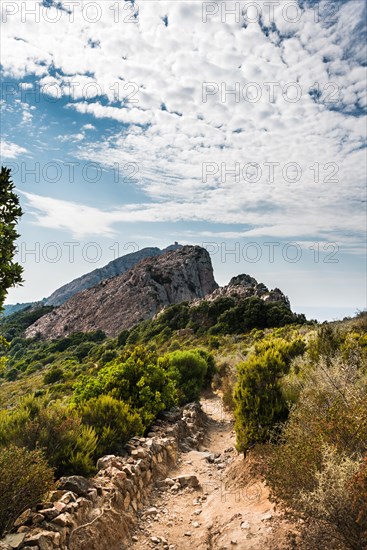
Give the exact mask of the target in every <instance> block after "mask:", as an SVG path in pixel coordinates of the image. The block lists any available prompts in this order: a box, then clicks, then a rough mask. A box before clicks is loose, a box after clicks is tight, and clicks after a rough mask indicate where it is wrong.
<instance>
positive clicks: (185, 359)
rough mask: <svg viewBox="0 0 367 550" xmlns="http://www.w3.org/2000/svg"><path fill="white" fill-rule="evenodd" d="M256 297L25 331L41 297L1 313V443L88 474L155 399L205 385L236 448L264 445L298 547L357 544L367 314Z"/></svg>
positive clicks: (45, 463)
mask: <svg viewBox="0 0 367 550" xmlns="http://www.w3.org/2000/svg"><path fill="white" fill-rule="evenodd" d="M258 302H259V300H258V299H257V298H256V299H253V298H251V299H246V300H240V301H238V302H235V301H233V300H232V299H228V298H219V299H217V300H215V301H213V302H205V301H204V302H201V303H200V304H198V305H194V306H192V305H191V306H189V304H186V303H183V304H179V305H175V306H171V307H169V308H167V309H165V310H164V311H163V312H162V313H161V314H160V315H158V316H157V317H156V318H155V319H154V320H151V321H145V322H143V323H141V324H140V325H138V326H137V327H134V328H133V329H132V330H130V331H123V332H122V333H121V334H119V335H118V337H116V338H107V337H106V335H105V334H104V333H103V332H102V331H96V332H90V333H75V334H72V335H70V336H68V337H66V338H60V339H55V340H52V341H43V340H40V339H39V338H32V339H27V338H25V337H24V329H25V328H26V327H27V326H28V325H29V324H31V323H32V322H33V320H34V319H36V318H38V317H39V316H40V315H42V314H43V313H45V308H42V309H41V310H35V309H29V310H27V311H23V312H20V313H17V314H15V315H13V316H10V317H7V318H5V319H3V321H2V322H0V331H1V333H2V334H3V336H6V338H7V340H8V347H4V349H3V352H2V358H1V361H0V364H1V365H2V367H1V372H0V407H2V411H1V412H0V446H1V447H2V449H3V451H4V452H3V456H4V457H5V458H6V457H8V458H9V456H10V455H11V453H12V452H15V451H14V449H17V451H16V453H18V454H19V457H18V459H17V460H19V461H21V460H23V458H22V457H23V455H24V456H31V455H26V453H35V454H33V455H32V457H33V458H32V464H34V465H35V466H34V468H35V471H40V472H41V473H42V476H44V479H45V480H46V481H45V486H47V483H48V481H49V480H50V472H51V474H52V471H54V474H55V476H56V477H57V476H60V475H66V474H75V473H77V474H84V475H90V474H93V472H94V471H95V464H96V460H97V458H98V457H99V456H101V455H104V454H108V453H113V454H119V453H121V452H123V449H124V445H125V443H126V441H127V440H128V439H129V438H130V437H132V436H133V435H139V434H144V433H146V432H147V431H148V430H149V428H150V426H151V425H152V423H153V422H154V421H155V419H156V418H157V417H159V415H160V414H161V412H163V411H164V410H166V409H168V408H170V407H172V406H174V405H179V404H182V403H185V402H187V401H191V400H195V399H198V398H199V396H200V392H201V391H202V389H203V388H205V387H210V385H212V387H214V388H217V389H220V390H221V392H222V395H223V399H224V402H225V404H226V405H227V406H228V407H230V408H232V409H233V412H234V415H235V421H236V433H237V447H238V450H239V451H241V452H243V453H245V454H246V453H247V451H248V450H249V449H254V451H255V452H256V451H257V450H259V449H260V454H261V455H264V456H266V460H265V471H266V479H267V483H268V485H269V487H270V490H271V495H272V498H273V499H274V500H275V501H277V502H280V503H281V504H282V505H283V507H285V508H286V509H287V510H288V511H290V512H291V513H292V514H294V515H295V517H297V518H302V519H303V520H305V523H304V528H303V531H302V533H303V534H302V538H301V539H297V548H298V547H299V548H305V549H310V548H317V547H320V546H322V544H323V543H324V542H325V541H326V543H327V544H328V545H329V547H332V548H335V549H337V550H339V549H340V550H345V549H346V548H352V549H356V548H361V547H363V544H365V538H366V533H367V506H366V498H367V467H366V464H367V458H366V457H367V449H366V446H367V445H366V441H367V406H366V403H367V399H366V397H367V395H366V388H367V384H366V376H367V373H366V359H367V336H366V329H367V322H366V315H364V314H360V315H359V316H357V317H356V318H355V319H351V320H346V321H345V322H342V323H334V324H333V323H330V324H327V323H326V324H323V325H321V326H317V325H316V324H315V323H306V322H305V319H304V318H303V316H295V315H293V314H292V313H291V312H290V311H289V309H287V308H285V306H284V307H283V306H282V305H279V303H269V304H266V303H265V304H266V305H265V307H263V305H259V303H258ZM22 453H23V455H22ZM2 467H3V466H2V463H1V462H0V477H1V475H2V473H1V471H2ZM4 467H5V466H4ZM6 467H7V466H6ZM11 471H12V472H13V474H14V475H15V476H16V474H15V473H14V472H15V471H14V470H11ZM13 474H12V475H13ZM40 475H41V474H40ZM51 477H52V475H51ZM26 481H27V480H26V479H23V478H22V476H20V479H18V478H17V483H19V484H20V486H22V484H23V483H25V484H26ZM17 483H15V484H14V491H16V490H17V489H16V487H17ZM35 487H36V488H37V487H38V486H37V485H36V486H35ZM37 495H38V496H37V498H39V494H38V493H37ZM31 497H32V494H31V495H30V498H31ZM36 500H37V499H36ZM27 502H28V501H27ZM0 504H1V503H0ZM18 512H19V510H18V509H17V510H16V511H13V512H12V513H13V514H14V517H15V516H16V513H18ZM12 517H13V516H11V517H10V516H9V517H8V516H6V517H5V516H4V518H5V519H3V520H1V521H3V523H2V526H3V527H2V528H5V527H6V526H7V525H9V521H10V522H11V518H12Z"/></svg>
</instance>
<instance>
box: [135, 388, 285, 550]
mask: <svg viewBox="0 0 367 550" xmlns="http://www.w3.org/2000/svg"><path fill="white" fill-rule="evenodd" d="M202 406H203V409H204V411H205V412H206V414H207V415H208V417H209V423H208V433H207V438H206V441H205V443H204V446H203V448H202V449H200V451H190V452H188V453H181V455H180V458H179V461H178V464H177V467H176V468H175V469H174V470H172V471H171V472H170V474H169V475H170V478H171V479H172V478H176V477H178V476H180V475H195V476H196V477H197V478H198V480H199V483H200V486H199V487H197V488H189V487H186V488H185V489H178V488H177V486H176V485H173V486H172V487H168V486H166V487H165V488H163V489H162V490H159V489H157V490H156V491H155V492H154V493H153V494H152V498H151V503H150V505H149V506H148V507H146V508H145V509H144V510H143V511H142V514H141V518H140V521H139V524H138V529H137V532H136V534H135V536H134V544H133V546H132V548H133V549H134V550H145V549H147V548H164V549H170V550H194V549H195V550H226V549H228V550H229V549H230V548H233V549H237V548H238V549H241V550H250V549H253V550H260V549H261V550H267V549H269V550H275V549H276V548H282V546H281V541H282V540H283V539H284V534H285V532H286V531H287V525H286V524H285V523H284V522H283V523H282V521H281V520H280V518H279V516H278V515H277V513H276V512H275V511H274V508H273V505H272V504H271V503H270V502H269V500H268V491H267V489H266V488H265V487H264V485H263V483H261V481H259V480H257V479H253V478H250V479H248V478H247V479H246V477H247V476H246V475H242V474H243V471H244V470H245V463H244V460H243V457H242V456H239V455H238V453H237V452H236V450H235V434H234V431H233V422H232V419H231V418H230V416H229V415H228V414H227V413H226V412H225V411H224V410H223V407H222V401H221V399H220V398H219V397H217V396H214V395H213V396H211V397H209V398H205V399H203V400H202ZM238 479H241V480H242V481H241V482H238ZM171 483H173V481H172V482H171Z"/></svg>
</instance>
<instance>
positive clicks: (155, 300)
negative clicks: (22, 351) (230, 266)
mask: <svg viewBox="0 0 367 550" xmlns="http://www.w3.org/2000/svg"><path fill="white" fill-rule="evenodd" d="M158 250H159V249H158ZM216 288H218V285H217V284H216V282H215V280H214V276H213V268H212V264H211V260H210V256H209V254H208V252H207V251H206V250H205V249H203V248H201V247H199V246H184V247H181V248H179V249H177V250H170V251H168V252H166V253H164V254H162V255H160V256H157V257H155V258H147V259H145V260H142V261H141V262H140V263H139V264H137V265H136V266H135V267H133V268H132V269H130V270H129V271H127V272H126V273H124V274H122V275H119V276H117V277H114V278H112V279H108V280H104V281H102V282H101V283H100V284H98V285H97V286H94V287H92V288H90V289H87V290H84V291H82V292H79V293H78V294H76V295H75V296H73V297H72V298H70V299H69V300H67V302H65V303H64V304H63V305H61V306H60V307H59V308H57V309H56V310H54V311H52V312H51V313H49V314H47V315H44V316H43V317H42V318H40V319H39V320H38V321H36V323H34V324H33V325H31V326H30V327H29V328H28V329H27V331H26V336H27V337H29V338H31V337H34V336H36V335H37V334H38V333H39V334H40V335H41V337H43V338H50V339H51V338H59V337H64V336H67V335H68V334H71V333H72V332H78V331H91V330H97V329H101V330H103V331H104V332H105V333H106V334H107V335H108V336H116V335H117V334H118V333H119V332H120V331H122V330H124V329H129V328H131V327H132V326H134V325H135V324H137V323H139V322H140V321H143V320H145V319H150V318H152V317H153V316H154V315H155V314H156V313H157V312H158V311H159V310H161V309H162V308H163V307H164V306H167V305H170V304H175V303H179V302H183V301H192V300H195V299H198V298H203V297H204V296H206V295H207V294H210V293H212V292H213V291H214V290H215V289H216Z"/></svg>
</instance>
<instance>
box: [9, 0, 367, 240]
mask: <svg viewBox="0 0 367 550" xmlns="http://www.w3.org/2000/svg"><path fill="white" fill-rule="evenodd" d="M28 4H29V8H31V7H32V6H36V5H38V3H37V2H35V1H31V0H30V1H29V3H27V5H28ZM95 4H97V3H95ZM124 4H125V7H126V8H129V6H130V4H128V3H124ZM234 4H235V3H233V2H221V1H220V2H218V3H217V6H218V11H217V13H216V15H215V16H214V17H210V18H209V20H208V22H207V23H204V22H203V15H202V13H203V9H205V5H204V4H203V3H200V2H195V1H194V2H189V1H187V2H176V1H174V0H172V1H165V0H162V1H155V0H152V1H149V2H141V3H140V4H139V16H138V19H137V20H135V21H136V22H131V17H129V16H130V15H131V14H130V13H129V9H123V10H122V11H120V13H119V18H120V19H119V21H118V22H117V21H116V20H115V19H114V18H115V17H116V5H117V4H116V3H115V2H112V0H111V1H106V0H103V1H102V0H100V1H99V2H98V5H99V7H100V14H101V15H100V17H99V21H98V22H97V23H92V22H91V21H88V20H87V19H88V16H87V15H86V12H85V11H84V12H83V11H82V4H80V5H79V6H78V7H77V8H76V9H75V10H74V13H73V16H74V20H73V22H70V16H69V15H68V14H67V12H65V11H61V10H57V9H56V8H55V7H52V8H50V9H49V10H48V11H47V10H46V12H45V13H47V15H48V17H49V18H51V15H52V17H56V16H58V17H59V21H58V22H57V23H49V22H47V20H46V18H45V17H41V18H40V21H39V22H38V23H32V21H29V22H26V23H22V22H21V19H20V14H19V15H18V14H17V16H13V17H10V16H9V21H8V23H7V24H6V25H5V26H4V28H5V33H4V37H3V43H4V44H3V45H4V47H6V49H7V51H10V52H11V53H10V55H9V56H8V57H7V58H6V59H4V60H3V61H4V67H5V71H6V73H7V74H12V75H14V76H19V77H22V78H23V77H26V76H28V75H30V74H35V75H36V76H37V77H38V78H39V83H40V84H41V86H43V89H44V90H45V93H47V94H49V95H51V96H53V97H61V96H63V97H67V98H68V101H69V103H68V105H67V107H68V108H70V109H74V110H75V111H76V112H77V113H80V114H85V115H89V116H92V117H94V119H95V120H96V123H95V124H96V127H98V121H99V120H103V119H105V120H112V121H114V122H118V123H121V131H119V132H116V133H115V135H110V136H109V137H108V138H105V139H102V140H100V141H98V142H96V143H93V142H92V143H89V144H88V142H87V139H86V138H85V134H84V130H87V129H92V128H90V126H93V125H90V124H89V125H84V126H82V129H81V131H80V132H76V133H75V134H73V136H67V139H73V141H75V143H78V141H81V140H82V139H83V138H85V139H83V144H82V145H81V146H80V147H79V149H78V151H77V154H78V156H79V157H80V158H84V159H89V160H95V161H99V162H101V163H103V164H104V165H105V166H112V165H113V164H114V163H118V164H119V165H120V166H121V167H122V169H123V167H124V166H126V165H127V164H129V163H130V164H131V163H134V165H136V166H137V169H138V173H137V175H136V177H137V181H138V183H137V184H136V185H138V186H139V187H140V189H141V190H142V191H143V192H144V193H145V194H146V197H147V201H146V204H142V205H137V204H135V205H128V206H126V205H125V206H123V207H121V209H119V210H114V211H112V212H100V211H99V210H96V212H94V211H93V214H96V215H97V219H98V220H100V222H99V223H100V224H101V227H102V228H103V231H106V230H107V231H109V232H113V225H114V224H115V223H117V222H121V221H139V220H140V221H175V220H195V221H196V220H201V221H208V222H222V223H233V224H239V225H246V226H248V227H249V229H248V230H247V231H248V234H249V236H251V235H257V236H260V235H267V234H273V235H275V236H283V237H287V236H297V235H301V236H307V235H309V234H310V233H314V234H320V235H321V236H322V237H323V238H325V239H326V238H327V237H328V236H330V235H333V234H335V233H336V232H337V233H338V234H340V232H342V231H344V232H354V233H355V234H357V235H361V233H362V232H363V231H364V224H363V221H364V219H363V209H362V208H361V206H362V204H363V203H362V200H363V189H364V182H365V173H366V159H365V155H364V154H363V150H362V149H361V146H362V145H363V144H364V142H365V120H364V119H363V118H362V117H355V116H349V115H348V113H355V111H357V110H358V109H361V108H363V107H364V106H365V105H366V94H365V77H366V69H365V67H363V66H362V65H361V48H360V43H361V41H360V40H358V38H360V30H359V29H360V21H361V20H362V19H363V10H364V9H365V7H364V5H363V3H362V2H349V3H346V4H344V5H342V6H340V8H339V9H338V10H337V12H336V15H335V17H334V20H332V19H331V18H330V19H329V20H328V19H327V17H326V15H325V14H326V11H325V3H324V2H321V3H320V6H318V7H319V8H320V10H321V16H320V20H317V18H316V19H315V17H316V15H317V14H316V11H315V7H309V8H307V9H305V10H304V12H303V13H302V17H301V18H300V20H299V21H297V22H291V21H290V20H289V17H288V18H287V17H285V15H284V3H279V5H278V6H277V7H276V8H275V10H274V16H275V19H274V23H275V26H273V27H272V26H271V21H270V19H269V13H270V12H269V11H266V9H265V4H266V3H264V2H260V1H259V2H258V5H259V6H260V7H261V8H262V11H263V14H264V17H263V19H262V22H261V24H262V25H267V26H268V27H269V28H268V30H267V31H265V30H264V29H263V28H262V26H261V24H260V22H255V23H251V24H247V25H246V24H244V19H243V17H240V18H239V20H237V21H236V20H235V18H234V17H233V16H230V15H228V16H227V18H226V20H223V17H222V18H221V15H223V13H225V9H226V8H228V9H229V8H230V7H233V5H234ZM114 6H115V7H114ZM111 7H112V8H113V9H111ZM120 7H121V6H120ZM88 13H89V18H90V17H91V12H88ZM267 14H268V15H267ZM164 17H167V20H168V26H165V24H164V22H163V18H164ZM129 20H130V22H128V21H129ZM133 21H134V19H133ZM346 28H347V29H348V32H346V31H345V29H346ZM358 44H359V45H358ZM92 45H93V46H94V47H92ZM205 83H212V84H211V85H212V86H213V87H214V88H212V89H213V90H214V93H213V94H211V95H207V97H206V101H204V100H203V85H204V84H205ZM269 83H272V84H271V86H273V88H274V98H273V100H271V98H270V84H269ZM71 84H72V93H71V91H70V90H71ZM234 88H235V89H236V90H237V92H236V93H237V94H238V93H239V94H240V96H239V98H238V97H237V98H236V97H235V96H234V94H231V90H233V89H234ZM311 89H312V90H314V91H315V93H316V92H317V91H318V92H319V93H320V94H321V98H320V99H319V102H316V101H315V100H314V99H312V98H311V97H310V95H309V92H310V90H311ZM298 91H300V92H301V97H300V98H299V100H298V101H297V102H292V97H293V96H292V94H294V93H298ZM256 93H259V98H258V101H253V94H256ZM101 96H103V100H102V97H101ZM88 126H89V127H88ZM248 163H258V165H259V166H260V169H261V172H262V175H261V177H260V178H259V180H258V181H256V182H254V181H252V182H251V181H249V179H248V178H247V177H245V176H244V173H245V174H247V175H249V174H251V167H249V168H248V170H249V171H248V172H246V165H248ZM266 163H278V165H277V168H276V171H275V176H274V181H272V182H270V183H269V181H267V179H268V178H267V175H268V173H269V171H268V166H269V165H267V164H266ZM289 163H297V165H298V166H299V167H300V169H301V170H302V176H301V178H300V180H299V181H297V182H294V183H292V182H291V181H290V179H289V175H290V177H291V176H292V174H294V168H293V169H292V167H290V169H289V172H288V171H286V172H284V171H285V170H286V169H287V166H288V165H289ZM237 165H239V166H240V176H239V177H235V176H234V175H233V174H232V175H231V174H230V173H227V174H226V177H225V178H224V177H223V176H224V173H223V172H224V171H226V170H227V171H231V170H232V171H233V170H236V169H237V168H236V167H237ZM205 166H207V167H208V166H211V167H212V170H213V171H215V173H214V174H213V175H212V176H208V178H207V179H206V180H205V179H204V180H203V167H205ZM244 171H245V172H244ZM284 174H285V175H284ZM32 197H33V199H32V200H33V201H35V202H34V204H37V205H38V206H39V207H40V211H43V212H44V213H45V214H39V215H38V218H37V219H38V223H41V224H43V225H46V226H47V227H54V225H47V224H56V225H57V226H58V227H60V228H68V229H69V230H70V231H73V232H74V231H75V230H76V229H77V228H76V226H75V223H74V222H70V224H69V225H67V224H66V225H65V223H66V222H65V219H63V218H62V217H61V218H60V217H59V216H58V215H57V212H56V207H57V203H52V202H50V201H52V200H53V199H46V198H45V199H44V200H45V201H46V202H44V200H43V199H42V198H38V199H36V198H35V196H34V195H32ZM47 201H48V202H47ZM60 208H61V210H62V211H65V209H68V211H69V210H70V213H74V214H75V216H76V219H78V215H77V212H78V208H80V205H74V204H72V203H66V202H64V203H63V204H62V205H61V207H60ZM83 208H84V207H83ZM341 213H342V214H341ZM79 215H80V216H81V218H82V227H83V231H84V232H86V233H89V232H90V231H93V226H94V220H93V216H92V211H91V210H88V209H86V210H85V209H83V210H82V212H80V213H79ZM91 220H92V221H91ZM68 223H69V222H68Z"/></svg>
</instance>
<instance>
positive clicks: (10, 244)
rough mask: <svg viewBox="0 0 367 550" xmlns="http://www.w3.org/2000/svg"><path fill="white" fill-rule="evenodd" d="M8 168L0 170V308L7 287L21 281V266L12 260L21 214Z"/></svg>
mask: <svg viewBox="0 0 367 550" xmlns="http://www.w3.org/2000/svg"><path fill="white" fill-rule="evenodd" d="M13 189H14V185H13V182H12V181H11V176H10V169H9V168H4V167H2V168H1V172H0V308H1V307H2V305H3V303H4V300H5V298H6V294H7V290H8V288H10V287H12V286H15V285H16V284H19V283H21V282H22V271H23V268H22V267H21V266H20V265H19V264H18V263H16V262H14V261H13V257H14V254H15V241H16V239H17V238H18V237H19V234H18V233H17V231H16V229H15V227H16V224H17V223H18V220H19V218H20V217H21V215H22V209H21V207H20V205H19V198H18V196H17V195H16V194H15V193H14V192H13Z"/></svg>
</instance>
